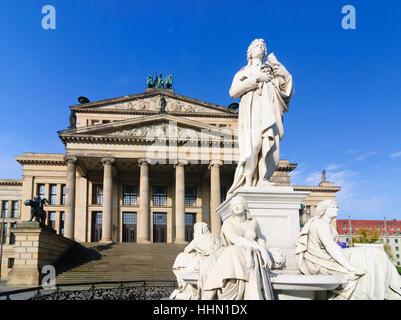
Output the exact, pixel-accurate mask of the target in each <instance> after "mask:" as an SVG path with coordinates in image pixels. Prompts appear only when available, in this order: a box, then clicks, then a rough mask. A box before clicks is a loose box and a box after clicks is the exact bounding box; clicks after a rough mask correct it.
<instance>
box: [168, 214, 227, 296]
mask: <svg viewBox="0 0 401 320" xmlns="http://www.w3.org/2000/svg"><path fill="white" fill-rule="evenodd" d="M220 249H221V241H220V237H218V236H215V235H214V234H212V233H210V231H209V228H208V226H207V224H206V223H204V222H197V223H195V224H194V239H193V240H192V241H191V242H190V243H189V244H188V245H187V246H186V247H185V249H184V252H181V253H180V254H179V255H178V256H177V258H176V259H175V262H174V265H173V273H174V274H175V275H176V277H177V282H178V288H177V289H176V290H174V292H173V293H172V294H171V296H170V299H182V300H198V299H200V297H201V292H202V284H203V282H204V279H205V277H206V276H207V274H208V272H209V271H210V268H211V266H212V265H213V264H214V263H215V262H216V257H217V255H218V254H217V252H218V251H219V250H220ZM189 273H198V274H199V279H198V285H197V286H194V285H192V284H190V283H188V282H186V281H185V280H183V279H181V278H180V276H181V275H183V274H189Z"/></svg>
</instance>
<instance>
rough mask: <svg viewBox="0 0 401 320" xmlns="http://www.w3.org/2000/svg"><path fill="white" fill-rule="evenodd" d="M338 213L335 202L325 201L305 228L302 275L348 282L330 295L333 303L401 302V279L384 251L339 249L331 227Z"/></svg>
mask: <svg viewBox="0 0 401 320" xmlns="http://www.w3.org/2000/svg"><path fill="white" fill-rule="evenodd" d="M337 213H338V208H337V202H336V201H335V200H325V201H322V202H320V203H319V204H318V206H317V208H316V213H315V216H314V217H313V218H311V219H310V220H309V221H308V222H307V223H306V224H305V226H304V227H303V229H302V231H301V234H300V236H299V238H298V242H297V249H296V260H297V265H298V267H299V269H300V270H301V272H302V273H303V274H310V275H317V274H326V275H331V274H337V275H340V276H341V277H343V278H345V279H346V280H347V284H346V285H345V287H342V288H337V289H336V290H333V291H332V292H331V294H332V296H331V297H329V298H330V299H333V300H347V299H348V300H383V299H397V300H398V299H401V276H400V275H399V274H398V272H397V270H396V268H395V266H394V265H393V264H392V263H391V261H390V260H389V259H388V257H387V255H386V253H385V251H384V250H383V249H382V248H377V247H351V248H346V249H342V248H340V246H338V245H337V243H336V242H335V241H336V239H337V237H338V233H337V231H336V230H335V228H334V227H333V226H332V225H331V222H332V221H333V220H334V219H336V217H337Z"/></svg>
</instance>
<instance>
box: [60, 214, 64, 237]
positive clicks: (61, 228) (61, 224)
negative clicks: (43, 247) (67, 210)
mask: <svg viewBox="0 0 401 320" xmlns="http://www.w3.org/2000/svg"><path fill="white" fill-rule="evenodd" d="M60 215H61V217H60V234H61V235H62V236H63V235H64V211H62V212H60Z"/></svg>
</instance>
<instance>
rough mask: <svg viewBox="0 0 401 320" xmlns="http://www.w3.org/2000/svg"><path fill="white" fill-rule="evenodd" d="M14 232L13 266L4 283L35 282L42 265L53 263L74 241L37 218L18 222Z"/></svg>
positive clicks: (37, 279) (38, 281) (26, 283)
mask: <svg viewBox="0 0 401 320" xmlns="http://www.w3.org/2000/svg"><path fill="white" fill-rule="evenodd" d="M13 232H14V234H15V258H14V267H13V268H12V269H11V271H10V272H9V274H8V276H7V285H12V286H37V285H39V284H40V280H41V270H42V267H43V266H45V265H54V264H55V263H56V262H57V260H58V259H60V258H61V257H62V256H63V255H64V254H65V252H66V251H67V250H68V249H69V248H70V247H71V246H72V245H73V244H74V243H75V242H74V241H71V240H69V239H67V238H64V237H62V236H59V235H57V234H56V233H55V232H54V230H52V229H50V228H48V227H40V226H39V224H38V223H37V222H18V223H17V226H16V228H15V229H14V230H13Z"/></svg>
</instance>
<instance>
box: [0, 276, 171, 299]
mask: <svg viewBox="0 0 401 320" xmlns="http://www.w3.org/2000/svg"><path fill="white" fill-rule="evenodd" d="M129 283H138V284H143V286H144V287H145V288H146V286H147V283H166V284H170V285H174V286H176V285H177V281H174V280H128V281H99V282H75V283H61V284H55V285H54V286H55V288H52V289H49V288H44V287H43V286H37V287H30V288H25V289H18V290H12V291H3V292H0V297H4V296H6V300H10V296H12V295H16V294H21V293H27V292H38V293H40V291H41V290H56V291H58V290H60V289H61V288H62V287H74V286H75V287H79V286H87V287H92V288H93V289H95V287H96V286H99V285H107V284H118V285H120V286H124V284H129Z"/></svg>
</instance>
